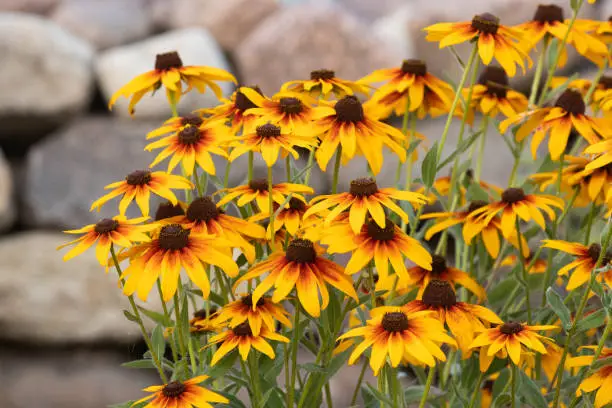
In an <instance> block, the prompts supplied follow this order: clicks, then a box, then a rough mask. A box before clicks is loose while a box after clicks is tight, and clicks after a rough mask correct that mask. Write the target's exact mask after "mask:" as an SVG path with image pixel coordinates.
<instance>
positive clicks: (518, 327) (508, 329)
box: [499, 322, 523, 335]
mask: <svg viewBox="0 0 612 408" xmlns="http://www.w3.org/2000/svg"><path fill="white" fill-rule="evenodd" d="M499 331H500V332H502V333H503V334H507V335H511V334H516V333H520V332H521V331H523V325H522V324H520V323H517V322H508V323H504V324H502V325H501V326H500V327H499Z"/></svg>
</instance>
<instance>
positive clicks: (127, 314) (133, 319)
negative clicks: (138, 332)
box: [123, 309, 139, 323]
mask: <svg viewBox="0 0 612 408" xmlns="http://www.w3.org/2000/svg"><path fill="white" fill-rule="evenodd" d="M123 315H124V316H125V318H126V319H128V320H129V321H130V322H135V323H138V322H139V320H138V318H137V317H136V316H134V314H133V313H132V312H130V311H128V310H125V309H124V310H123Z"/></svg>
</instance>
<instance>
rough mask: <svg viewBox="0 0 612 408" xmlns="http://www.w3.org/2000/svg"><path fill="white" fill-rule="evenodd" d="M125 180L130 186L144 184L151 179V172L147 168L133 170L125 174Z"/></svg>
mask: <svg viewBox="0 0 612 408" xmlns="http://www.w3.org/2000/svg"><path fill="white" fill-rule="evenodd" d="M125 181H126V182H127V183H128V184H129V185H130V186H144V185H145V184H148V183H149V182H150V181H151V172H150V171H149V170H136V171H133V172H131V173H130V174H128V175H127V177H126V178H125Z"/></svg>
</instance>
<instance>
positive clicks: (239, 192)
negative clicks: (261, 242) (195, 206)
mask: <svg viewBox="0 0 612 408" xmlns="http://www.w3.org/2000/svg"><path fill="white" fill-rule="evenodd" d="M218 193H226V194H225V196H223V198H222V199H221V200H219V202H218V203H217V206H218V207H221V206H224V205H225V204H227V203H229V202H230V201H232V200H233V199H235V198H237V197H240V198H238V201H237V202H236V204H237V205H238V206H239V207H242V206H244V205H246V204H248V203H250V202H251V201H253V200H255V202H256V203H257V206H258V207H259V209H260V210H263V211H265V210H266V209H267V208H268V207H269V201H268V179H255V180H251V181H249V182H248V184H246V185H243V186H237V187H232V188H224V189H221V190H218V191H217V192H216V193H215V194H218ZM291 193H301V194H313V193H314V190H313V189H312V188H310V187H308V186H304V185H302V184H293V183H279V184H274V185H273V186H272V199H273V200H274V202H275V203H277V204H279V205H280V204H283V203H284V202H285V200H286V199H287V195H289V194H291Z"/></svg>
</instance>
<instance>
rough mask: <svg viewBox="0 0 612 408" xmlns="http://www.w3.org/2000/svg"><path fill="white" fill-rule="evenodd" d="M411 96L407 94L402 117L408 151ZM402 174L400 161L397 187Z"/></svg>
mask: <svg viewBox="0 0 612 408" xmlns="http://www.w3.org/2000/svg"><path fill="white" fill-rule="evenodd" d="M409 109H410V96H409V95H408V92H406V106H405V107H404V115H403V116H402V134H403V135H404V143H406V144H404V147H405V148H406V149H408V147H409V146H410V142H408V141H407V139H406V136H407V135H408V121H409V118H410V116H411V115H410V110H409ZM401 174H402V162H401V161H400V160H398V161H397V170H396V171H395V185H396V186H397V185H398V184H399V181H400V177H401Z"/></svg>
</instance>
